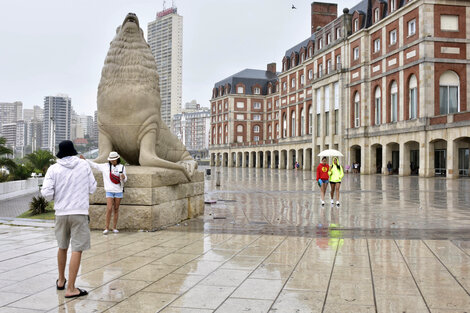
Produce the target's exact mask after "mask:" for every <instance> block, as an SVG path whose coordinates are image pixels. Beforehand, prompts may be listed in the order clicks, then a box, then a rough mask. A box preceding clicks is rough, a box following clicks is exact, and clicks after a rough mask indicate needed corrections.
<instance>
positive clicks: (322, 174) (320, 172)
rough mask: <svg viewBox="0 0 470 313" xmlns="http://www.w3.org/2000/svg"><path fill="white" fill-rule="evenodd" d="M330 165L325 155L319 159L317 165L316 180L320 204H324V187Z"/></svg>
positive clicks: (326, 183)
mask: <svg viewBox="0 0 470 313" xmlns="http://www.w3.org/2000/svg"><path fill="white" fill-rule="evenodd" d="M329 169H330V167H329V165H328V163H327V162H326V157H323V158H322V159H321V163H320V164H318V166H317V182H318V185H319V186H320V198H321V205H322V206H323V205H325V193H326V188H327V187H328V179H329V176H328V171H329Z"/></svg>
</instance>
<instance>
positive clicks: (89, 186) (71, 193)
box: [41, 156, 96, 215]
mask: <svg viewBox="0 0 470 313" xmlns="http://www.w3.org/2000/svg"><path fill="white" fill-rule="evenodd" d="M95 190H96V180H95V177H94V176H93V173H92V171H91V168H90V166H89V165H88V163H87V162H86V161H85V160H80V159H79V158H78V157H76V156H69V157H65V158H62V159H58V160H57V163H56V164H54V165H52V166H51V167H49V169H48V170H47V173H46V176H45V178H44V182H43V185H42V188H41V194H42V195H43V196H44V198H46V199H47V200H49V201H50V200H54V210H55V215H74V214H81V215H88V208H89V195H90V194H92V193H94V192H95Z"/></svg>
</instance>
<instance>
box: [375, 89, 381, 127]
mask: <svg viewBox="0 0 470 313" xmlns="http://www.w3.org/2000/svg"><path fill="white" fill-rule="evenodd" d="M381 116H382V92H381V90H380V87H377V88H375V125H380V123H381V119H380V117H381Z"/></svg>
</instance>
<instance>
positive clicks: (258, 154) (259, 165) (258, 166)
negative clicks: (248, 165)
mask: <svg viewBox="0 0 470 313" xmlns="http://www.w3.org/2000/svg"><path fill="white" fill-rule="evenodd" d="M260 155H261V152H260V151H257V152H256V168H261V167H262V165H261V158H260ZM263 161H264V160H263Z"/></svg>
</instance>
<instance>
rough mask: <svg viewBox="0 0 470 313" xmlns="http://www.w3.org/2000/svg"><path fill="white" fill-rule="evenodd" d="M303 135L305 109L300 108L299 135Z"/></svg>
mask: <svg viewBox="0 0 470 313" xmlns="http://www.w3.org/2000/svg"><path fill="white" fill-rule="evenodd" d="M303 135H305V110H304V109H303V108H302V109H301V110H300V136H303Z"/></svg>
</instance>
